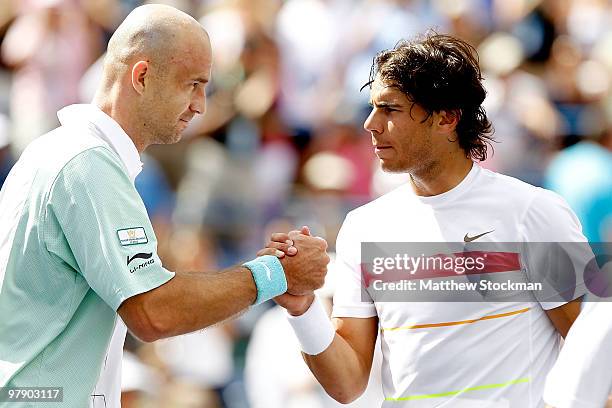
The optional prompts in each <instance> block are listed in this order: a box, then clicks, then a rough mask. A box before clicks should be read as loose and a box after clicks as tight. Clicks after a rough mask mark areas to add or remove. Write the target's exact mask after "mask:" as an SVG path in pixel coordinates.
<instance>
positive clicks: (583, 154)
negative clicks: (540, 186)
mask: <svg viewBox="0 0 612 408" xmlns="http://www.w3.org/2000/svg"><path fill="white" fill-rule="evenodd" d="M593 120H594V121H595V120H597V118H593ZM599 122H600V123H601V122H602V119H601V118H600V119H599ZM602 125H604V123H602ZM602 127H603V126H601V127H600V131H599V132H598V134H597V135H596V136H594V137H591V138H586V140H583V141H581V142H579V143H576V144H575V145H573V146H570V147H568V148H566V149H563V150H562V151H561V152H560V153H559V154H558V155H557V156H556V157H555V158H554V160H553V161H552V162H551V163H550V166H549V167H548V170H547V172H546V179H545V185H546V187H547V188H550V189H551V190H553V191H556V192H557V193H559V194H560V195H561V196H563V197H564V198H565V199H566V200H567V202H568V204H569V205H570V207H572V209H573V210H574V211H575V212H576V215H577V216H578V218H579V219H580V223H581V224H582V229H583V231H584V235H585V236H586V237H587V238H588V240H589V242H592V243H599V242H610V241H612V127H607V128H605V127H603V129H602Z"/></svg>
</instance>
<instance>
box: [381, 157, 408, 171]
mask: <svg viewBox="0 0 612 408" xmlns="http://www.w3.org/2000/svg"><path fill="white" fill-rule="evenodd" d="M380 167H381V168H382V170H383V171H384V172H385V173H408V172H409V169H407V168H406V167H405V166H401V165H399V164H398V163H391V162H388V161H384V160H381V161H380Z"/></svg>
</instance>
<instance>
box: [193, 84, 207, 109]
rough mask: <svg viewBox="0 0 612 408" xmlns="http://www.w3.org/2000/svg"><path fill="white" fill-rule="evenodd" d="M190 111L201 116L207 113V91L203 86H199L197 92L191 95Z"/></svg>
mask: <svg viewBox="0 0 612 408" xmlns="http://www.w3.org/2000/svg"><path fill="white" fill-rule="evenodd" d="M189 109H190V110H191V111H192V112H194V113H198V114H200V115H202V114H204V112H206V90H205V89H204V86H203V85H198V86H197V87H196V90H195V91H194V92H193V94H192V95H191V103H190V104H189Z"/></svg>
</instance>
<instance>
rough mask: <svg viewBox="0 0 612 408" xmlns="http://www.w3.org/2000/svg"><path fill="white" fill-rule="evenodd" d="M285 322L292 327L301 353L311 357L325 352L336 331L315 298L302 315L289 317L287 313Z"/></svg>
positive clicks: (321, 305) (319, 302)
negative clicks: (287, 321)
mask: <svg viewBox="0 0 612 408" xmlns="http://www.w3.org/2000/svg"><path fill="white" fill-rule="evenodd" d="M287 320H289V323H290V324H291V327H293V331H294V332H295V335H296V336H297V338H298V340H299V342H300V345H301V347H302V351H303V352H304V353H306V354H309V355H311V356H316V355H317V354H321V353H322V352H324V351H325V350H327V348H328V347H329V346H330V344H331V343H332V341H333V340H334V336H335V335H336V330H335V329H334V326H333V325H332V323H331V321H330V320H329V317H328V316H327V312H325V309H324V308H323V304H322V303H321V301H320V300H319V298H318V297H317V296H315V298H314V300H313V301H312V304H311V305H310V307H309V308H308V310H307V311H306V312H305V313H304V314H303V315H300V316H291V315H290V314H289V313H287Z"/></svg>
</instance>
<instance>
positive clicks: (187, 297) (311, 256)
mask: <svg viewBox="0 0 612 408" xmlns="http://www.w3.org/2000/svg"><path fill="white" fill-rule="evenodd" d="M292 245H295V248H297V249H298V250H299V254H298V255H296V256H291V257H283V258H282V259H280V260H279V262H280V263H281V265H282V267H283V273H284V275H285V279H286V282H287V286H286V287H287V292H288V293H294V294H296V295H302V294H304V293H312V291H313V290H315V289H317V288H320V287H321V286H322V285H323V282H324V280H325V274H326V273H327V264H328V263H329V257H328V255H327V254H326V252H325V250H326V249H327V243H326V242H325V241H323V240H320V239H317V238H313V237H309V236H305V235H296V236H294V237H293V242H292ZM289 246H290V245H289V244H285V247H283V248H281V249H283V252H287V251H288V248H289ZM266 251H268V252H266ZM275 253H276V250H273V249H267V250H263V251H260V253H259V255H260V256H261V255H274V254H275ZM272 259H274V258H272ZM266 268H268V267H267V266H266ZM268 272H271V271H270V270H268ZM253 273H254V272H252V271H251V270H250V269H249V268H247V267H245V266H236V267H233V268H229V269H226V270H223V271H221V272H215V273H180V272H178V273H176V274H175V276H174V278H173V279H170V280H169V281H168V282H166V283H164V284H163V285H161V286H158V287H157V288H155V289H152V290H150V291H147V292H144V293H141V294H138V295H135V296H132V297H130V298H128V299H126V300H125V301H124V302H123V303H122V304H121V306H119V308H118V309H117V312H118V313H119V315H120V316H121V318H122V319H123V321H124V322H125V324H126V325H127V327H128V328H129V329H130V331H132V333H133V334H134V335H136V337H138V338H140V339H141V340H143V341H148V342H150V341H155V340H158V339H161V338H166V337H172V336H177V335H180V334H185V333H190V332H193V331H196V330H200V329H203V328H205V327H208V326H210V325H213V324H216V323H219V322H222V321H224V320H226V319H229V318H230V317H232V316H234V315H236V314H237V313H239V312H240V311H242V310H244V309H246V308H247V307H249V306H251V305H252V304H253V302H254V301H255V300H256V298H257V296H258V288H257V284H256V281H255V280H254V277H253ZM268 279H270V277H269V276H268ZM287 295H288V296H291V295H289V294H287Z"/></svg>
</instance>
